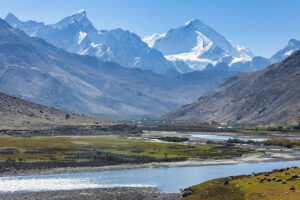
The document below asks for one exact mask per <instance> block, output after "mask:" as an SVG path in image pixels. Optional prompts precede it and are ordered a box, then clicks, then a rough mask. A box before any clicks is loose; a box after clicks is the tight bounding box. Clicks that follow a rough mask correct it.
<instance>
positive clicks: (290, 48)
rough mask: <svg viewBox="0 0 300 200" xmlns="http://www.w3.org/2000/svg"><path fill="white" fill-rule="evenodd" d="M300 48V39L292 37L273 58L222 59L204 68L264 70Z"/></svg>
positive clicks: (241, 70) (242, 70)
mask: <svg viewBox="0 0 300 200" xmlns="http://www.w3.org/2000/svg"><path fill="white" fill-rule="evenodd" d="M299 49H300V41H298V40H295V39H291V40H290V41H289V42H288V44H287V45H286V46H285V47H284V48H283V49H282V50H279V51H278V52H277V53H276V54H274V55H273V56H272V57H271V58H264V57H261V56H255V57H254V58H253V59H252V60H251V61H247V62H236V63H230V62H229V61H227V60H224V59H223V60H222V61H220V62H218V63H217V64H215V65H212V64H208V65H207V66H206V68H205V69H204V70H207V71H214V70H225V71H226V70H230V71H238V72H250V71H257V70H262V69H264V68H265V67H267V66H269V65H270V64H272V63H277V62H281V61H282V60H284V59H285V58H287V57H288V56H289V55H291V54H292V53H294V52H296V51H297V50H299Z"/></svg>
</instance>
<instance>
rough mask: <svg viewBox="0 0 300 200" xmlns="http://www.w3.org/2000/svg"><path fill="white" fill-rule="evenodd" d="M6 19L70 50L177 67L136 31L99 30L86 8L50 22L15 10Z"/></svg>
mask: <svg viewBox="0 0 300 200" xmlns="http://www.w3.org/2000/svg"><path fill="white" fill-rule="evenodd" d="M5 20H6V21H7V22H8V23H9V24H10V25H11V26H12V27H14V28H18V29H21V30H23V31H24V32H25V33H26V34H28V35H29V36H31V37H39V38H42V39H44V40H46V41H47V42H49V43H51V44H53V45H55V46H57V47H60V48H63V49H64V50H66V51H69V52H71V53H77V54H80V55H90V56H96V57H98V58H99V59H101V60H102V61H114V62H116V63H117V64H120V65H122V66H124V67H129V68H140V69H147V70H152V71H155V72H158V73H167V72H168V70H172V69H173V70H174V65H173V63H172V62H170V61H168V60H167V59H165V57H164V56H163V54H162V53H161V52H159V51H158V50H156V49H152V48H150V47H148V45H147V44H146V43H145V42H143V41H142V40H141V38H140V37H139V36H137V35H136V34H134V33H131V32H129V31H127V30H122V29H112V30H97V29H96V28H95V27H94V26H93V24H92V23H91V22H90V20H89V19H88V18H87V14H86V12H85V11H84V10H80V11H78V12H76V13H74V14H72V15H71V16H68V17H66V18H64V19H62V20H60V21H59V22H57V23H56V24H50V25H49V24H44V23H42V22H35V21H32V20H30V21H26V22H22V21H20V20H19V19H18V18H17V17H15V16H14V15H13V14H8V15H7V17H6V18H5Z"/></svg>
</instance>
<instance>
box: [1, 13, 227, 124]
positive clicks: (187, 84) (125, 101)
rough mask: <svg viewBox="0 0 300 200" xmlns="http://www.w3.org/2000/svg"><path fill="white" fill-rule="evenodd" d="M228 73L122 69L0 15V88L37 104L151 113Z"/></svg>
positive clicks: (127, 114) (109, 113)
mask: <svg viewBox="0 0 300 200" xmlns="http://www.w3.org/2000/svg"><path fill="white" fill-rule="evenodd" d="M229 76H230V75H229V74H226V73H224V75H220V76H219V77H214V76H211V77H210V78H208V79H206V81H204V82H199V83H195V82H193V81H192V80H189V79H185V78H181V77H176V78H168V77H166V76H163V75H161V74H156V73H154V72H152V71H148V70H140V69H128V68H123V67H121V66H119V65H117V64H115V63H113V62H101V61H99V60H98V59H97V58H95V57H90V56H81V55H77V54H71V53H68V52H66V51H64V50H62V49H58V48H56V47H54V46H52V45H50V44H48V43H47V42H45V41H44V40H42V39H38V38H35V37H29V36H27V35H26V34H25V33H24V32H22V31H20V30H18V29H15V28H12V27H11V26H9V25H8V24H7V23H6V22H5V21H3V20H1V19H0V91H1V92H4V93H6V94H9V95H12V96H16V97H20V98H22V99H25V100H29V101H31V102H35V103H39V104H42V105H47V106H52V107H55V108H60V109H64V110H68V111H72V112H76V113H86V114H92V115H95V116H105V117H109V118H112V119H116V118H132V117H137V118H141V117H148V116H157V115H159V114H162V113H164V112H168V111H170V110H172V109H176V108H177V107H179V106H181V105H183V104H187V103H191V102H193V101H195V100H196V99H197V98H198V97H199V96H201V95H202V94H203V93H205V92H206V91H207V90H209V89H213V88H215V87H217V86H218V85H219V84H221V83H222V82H223V81H224V80H225V79H227V78H228V77H229ZM195 78H197V76H195Z"/></svg>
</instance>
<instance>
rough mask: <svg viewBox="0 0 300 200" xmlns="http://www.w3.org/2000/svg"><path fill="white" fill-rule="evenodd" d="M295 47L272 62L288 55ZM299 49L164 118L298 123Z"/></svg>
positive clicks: (284, 51) (255, 122)
mask: <svg viewBox="0 0 300 200" xmlns="http://www.w3.org/2000/svg"><path fill="white" fill-rule="evenodd" d="M291 46H294V41H292V44H291V42H290V44H289V45H288V47H287V48H285V49H284V50H282V51H279V52H278V54H276V56H274V57H273V59H276V58H280V59H282V58H283V57H284V56H287V54H289V53H287V52H290V51H291V48H289V47H291ZM299 85H300V50H298V51H296V52H295V53H294V54H292V55H290V56H289V57H288V58H286V59H285V60H283V61H282V62H280V63H275V64H273V65H271V66H269V67H268V68H266V69H265V70H262V71H256V72H249V73H245V74H238V75H234V76H232V77H231V78H230V79H229V80H228V81H226V82H225V83H224V84H222V86H220V87H219V88H217V89H215V90H214V91H212V92H209V93H207V94H206V95H204V96H202V97H200V99H199V101H197V102H195V103H193V104H189V105H186V106H183V107H181V108H179V109H177V110H176V111H174V112H171V113H168V114H167V115H165V116H164V118H167V119H169V120H176V121H188V122H191V121H194V122H211V121H217V122H230V123H254V124H280V123H287V124H295V123H298V122H299V120H300V115H299V113H300V87H299Z"/></svg>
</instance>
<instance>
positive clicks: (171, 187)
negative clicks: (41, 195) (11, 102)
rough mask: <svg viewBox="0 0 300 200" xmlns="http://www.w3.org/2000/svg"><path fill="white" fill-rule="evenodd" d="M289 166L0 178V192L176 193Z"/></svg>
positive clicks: (286, 163)
mask: <svg viewBox="0 0 300 200" xmlns="http://www.w3.org/2000/svg"><path fill="white" fill-rule="evenodd" d="M292 166H297V167H300V161H282V162H263V163H242V164H232V165H215V166H193V167H174V168H143V169H130V170H115V171H101V172H85V173H69V174H54V175H36V176H14V177H1V178H0V192H29V191H47V190H71V189H87V188H108V187H144V186H153V187H157V188H158V189H159V190H160V191H161V192H179V190H180V189H183V188H186V187H188V186H191V185H195V184H199V183H201V182H204V181H207V180H210V179H215V178H221V177H226V176H234V175H240V174H251V173H252V172H264V171H270V170H273V169H279V168H286V167H292Z"/></svg>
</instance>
